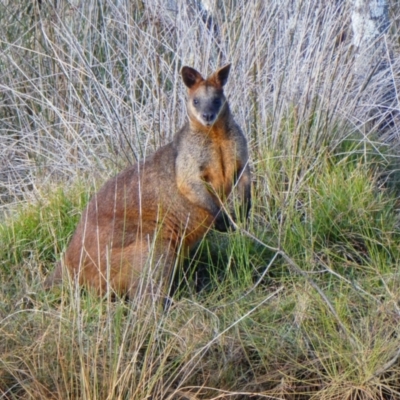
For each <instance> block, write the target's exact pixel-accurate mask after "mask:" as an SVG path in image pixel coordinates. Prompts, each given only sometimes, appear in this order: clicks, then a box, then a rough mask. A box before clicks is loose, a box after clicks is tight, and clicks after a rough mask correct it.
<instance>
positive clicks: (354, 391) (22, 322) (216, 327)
mask: <svg viewBox="0 0 400 400" xmlns="http://www.w3.org/2000/svg"><path fill="white" fill-rule="evenodd" d="M81 3H82V4H81ZM173 3H174V2H172V1H171V2H163V1H157V0H151V1H147V2H140V1H136V0H135V1H125V0H122V1H119V2H113V1H111V0H102V1H99V2H66V1H59V2H57V7H55V6H53V5H51V4H50V3H49V2H41V3H40V2H37V3H32V2H31V1H27V0H26V1H25V0H21V1H19V2H18V3H17V4H13V5H12V6H11V4H9V3H8V2H6V1H5V0H3V2H1V3H0V38H1V39H0V146H1V149H2V151H1V154H0V204H1V207H2V208H1V211H2V214H1V216H0V221H1V224H0V337H1V338H2V339H1V341H0V399H39V398H40V399H43V398H48V399H56V398H57V399H78V398H79V399H192V400H193V399H247V398H254V399H327V400H333V399H349V400H350V399H394V398H396V397H397V396H398V392H399V390H400V388H399V385H400V382H399V378H398V376H399V372H400V371H399V358H400V353H399V350H398V349H399V346H400V343H399V339H398V335H399V333H398V321H399V317H400V309H399V306H398V304H399V300H400V298H399V294H398V293H399V285H400V276H399V272H398V271H399V265H398V264H399V261H398V260H399V259H400V254H399V253H400V250H399V246H398V242H399V224H398V213H397V208H398V202H397V200H396V193H398V181H397V177H398V166H397V165H398V161H397V159H398V156H397V150H398V149H397V147H398V146H397V143H396V142H395V141H393V140H394V139H396V134H397V133H398V130H397V131H396V126H394V127H392V128H393V129H392V130H390V131H386V132H385V133H384V135H383V136H382V135H381V136H380V137H379V134H377V127H379V126H381V125H382V124H381V122H382V121H384V120H385V119H386V117H387V115H385V113H384V112H383V110H382V109H380V114H379V115H376V114H373V112H374V110H376V109H379V107H378V106H379V102H380V99H382V98H383V95H384V93H383V92H384V91H385V85H387V84H389V83H390V82H391V81H392V80H394V81H395V82H396V84H398V78H399V75H398V72H397V71H398V70H399V65H398V63H399V61H398V60H399V59H400V58H399V57H396V54H398V47H399V43H398V37H399V35H398V27H399V17H400V12H399V9H398V7H397V6H394V7H393V8H392V10H391V18H392V21H393V26H392V28H391V32H390V34H389V35H388V37H387V38H386V39H385V40H386V42H385V43H386V44H387V46H388V52H392V54H393V55H394V56H393V61H392V63H391V70H390V74H389V75H382V77H381V78H379V77H377V78H376V79H374V80H371V81H368V82H359V81H357V80H356V79H355V75H354V68H353V54H352V47H351V32H350V31H349V18H350V14H349V10H348V9H347V6H345V5H342V6H341V7H339V6H337V5H335V4H334V3H336V2H320V3H318V4H316V2H312V1H309V0H306V1H302V2H297V3H296V4H295V3H294V2H292V1H291V0H282V1H275V0H268V1H256V0H251V1H235V0H230V1H224V2H220V3H219V7H218V9H216V10H215V13H214V14H213V18H214V20H213V22H214V24H215V26H214V27H211V28H212V29H210V25H208V26H207V24H206V23H205V22H204V14H202V13H201V12H200V11H199V10H198V9H197V8H196V7H195V3H194V2H193V3H190V4H191V5H190V6H188V5H187V4H186V2H180V3H179V5H178V6H177V7H174V6H173ZM188 3H189V2H188ZM39 5H40V6H39ZM226 62H231V63H232V64H233V69H232V74H231V77H230V81H229V82H228V85H227V95H228V98H229V99H230V103H231V107H232V111H233V113H234V115H235V117H236V119H237V121H238V123H239V124H240V125H241V126H242V127H243V129H244V131H245V132H246V135H247V137H248V139H249V143H250V147H251V157H252V167H253V173H254V194H253V195H254V207H253V210H252V215H251V218H250V220H249V223H248V226H247V227H239V229H238V230H237V231H236V232H231V233H229V234H217V233H211V235H210V236H211V240H210V239H209V238H208V239H206V240H205V241H204V242H203V243H201V245H200V247H199V249H198V251H197V253H196V254H194V255H193V256H192V258H191V259H190V260H185V262H184V266H183V267H182V266H181V267H182V268H179V269H178V270H177V277H176V282H175V283H176V284H175V286H176V292H175V294H174V296H173V301H172V303H171V306H170V307H169V308H164V307H162V305H160V302H150V304H148V303H147V305H146V306H145V307H144V306H143V304H144V303H143V301H142V299H141V298H140V297H138V298H137V299H134V300H133V301H131V302H129V303H126V302H124V301H123V300H117V301H111V299H110V297H111V296H106V297H105V298H104V299H98V298H96V297H93V296H92V295H91V294H90V293H85V292H84V293H81V292H80V290H79V288H77V287H76V286H75V285H74V284H73V283H70V284H69V285H68V284H66V285H64V286H63V288H60V289H59V290H57V289H56V290H53V291H50V292H44V291H43V290H42V286H41V282H42V281H43V278H44V276H45V275H46V274H47V273H48V271H49V270H50V269H52V268H53V263H54V260H55V259H57V258H58V257H59V254H60V253H61V252H62V251H63V249H64V248H65V246H66V244H67V242H68V239H69V237H70V235H71V233H72V232H73V229H74V226H75V224H76V221H77V219H78V218H79V213H80V211H81V210H82V208H83V207H84V205H85V203H86V202H87V199H88V197H89V195H90V194H91V193H92V192H93V191H94V190H96V187H98V186H99V185H100V184H101V183H102V182H103V181H104V180H105V179H107V178H108V177H109V176H111V175H113V174H114V173H115V172H117V171H119V170H120V169H121V168H123V167H124V166H125V165H127V164H128V163H131V162H134V161H135V160H136V159H140V158H142V157H143V156H144V155H145V154H147V153H149V152H151V151H153V150H154V149H156V148H158V147H159V146H160V145H162V144H165V143H167V142H168V141H169V140H171V138H172V135H173V134H174V132H176V131H177V129H179V127H180V126H181V125H182V123H183V121H184V119H185V107H184V104H185V95H184V90H183V85H182V84H181V81H180V75H179V71H180V69H181V67H182V66H183V65H190V66H193V67H195V68H197V69H198V70H200V71H202V72H204V73H208V72H211V71H212V70H214V69H215V68H216V67H218V66H220V65H222V64H224V63H226ZM371 67H373V66H371ZM386 87H387V86H386ZM393 107H394V108H395V109H396V110H397V111H400V108H399V105H398V103H397V104H396V103H393ZM388 111H390V110H388ZM378 139H384V141H386V142H387V143H389V144H390V145H389V146H388V145H385V144H383V143H382V140H378ZM389 140H390V141H389ZM89 188H90V189H89Z"/></svg>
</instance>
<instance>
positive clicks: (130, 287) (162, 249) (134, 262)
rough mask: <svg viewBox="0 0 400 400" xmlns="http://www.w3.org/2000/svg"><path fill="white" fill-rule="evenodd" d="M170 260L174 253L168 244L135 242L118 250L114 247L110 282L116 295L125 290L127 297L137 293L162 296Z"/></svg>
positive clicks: (172, 258) (172, 261) (167, 277)
mask: <svg viewBox="0 0 400 400" xmlns="http://www.w3.org/2000/svg"><path fill="white" fill-rule="evenodd" d="M122 252H123V254H121V253H122ZM174 259H175V252H173V251H172V250H169V246H168V245H164V246H163V245H162V244H161V243H157V244H156V245H154V244H153V245H151V244H149V243H148V242H147V241H146V240H141V241H136V242H135V243H132V244H131V245H130V246H128V247H126V248H124V249H122V250H121V251H117V252H116V251H115V250H114V252H113V254H112V258H111V265H112V266H113V270H112V273H111V274H112V276H111V280H110V285H111V287H112V289H113V290H115V291H116V292H117V293H119V294H123V293H127V294H128V297H129V298H130V299H132V298H134V297H135V296H137V295H140V294H143V295H146V296H154V297H159V296H163V295H164V294H165V293H164V292H165V286H166V285H167V284H168V281H169V277H170V275H171V272H172V268H173V265H174ZM116 265H119V267H115V266H116Z"/></svg>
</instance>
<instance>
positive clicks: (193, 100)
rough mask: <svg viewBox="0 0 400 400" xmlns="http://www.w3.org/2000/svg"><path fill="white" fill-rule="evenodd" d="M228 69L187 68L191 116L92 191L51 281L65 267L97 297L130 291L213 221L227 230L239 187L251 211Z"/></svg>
mask: <svg viewBox="0 0 400 400" xmlns="http://www.w3.org/2000/svg"><path fill="white" fill-rule="evenodd" d="M229 70H230V65H227V66H225V67H223V68H221V69H219V70H218V71H216V72H215V73H214V74H212V75H211V76H210V77H209V78H207V79H204V78H203V77H202V76H201V75H200V73H199V72H197V71H196V70H195V69H193V68H190V67H183V69H182V78H183V82H184V84H185V85H186V86H187V88H188V101H187V114H188V121H187V122H186V124H185V125H184V126H183V128H182V129H181V130H180V131H179V132H178V133H176V135H175V136H174V139H173V141H172V142H171V143H169V144H167V145H165V146H163V147H161V148H160V149H159V150H158V151H156V152H155V153H154V154H152V155H151V156H148V157H147V158H146V159H145V160H144V161H142V162H139V163H137V164H135V165H132V166H130V167H128V168H127V169H125V170H124V171H122V172H121V173H119V174H118V175H117V176H116V177H114V178H112V179H110V180H109V181H108V182H106V183H105V185H104V186H103V187H102V188H101V189H100V191H99V192H98V193H97V194H95V195H94V196H93V198H92V199H91V201H90V202H89V204H88V206H87V208H86V210H85V211H84V212H83V214H82V217H81V220H80V222H79V224H78V226H77V228H76V231H75V233H74V235H73V237H72V239H71V242H70V244H69V246H68V248H67V250H66V252H65V255H64V257H63V260H62V261H61V262H60V263H58V264H57V266H56V269H55V271H54V273H53V274H52V275H51V276H49V277H48V278H47V279H46V282H45V286H46V287H50V286H52V285H53V284H55V283H59V282H60V281H61V280H62V276H63V266H65V268H66V270H67V271H68V272H69V273H70V275H71V276H72V277H73V278H76V279H77V280H78V282H79V283H80V284H82V285H86V286H88V287H92V288H94V289H95V290H96V291H97V292H98V293H99V294H100V295H101V294H104V293H105V291H106V290H107V288H108V287H109V288H110V289H111V290H113V291H115V292H116V293H118V294H121V295H124V294H127V295H129V296H132V295H134V293H135V292H136V290H137V287H138V284H139V282H140V276H141V275H142V274H143V273H144V271H145V270H146V268H145V267H146V266H148V265H149V263H151V265H153V266H155V267H157V268H159V271H161V272H160V275H161V276H159V278H165V279H168V278H169V277H170V275H171V273H172V268H173V266H174V263H175V260H176V255H177V252H178V251H182V250H184V249H190V248H192V247H193V246H194V245H195V244H196V243H197V242H198V241H199V240H200V239H201V238H202V237H203V236H204V235H205V234H206V232H207V231H208V230H209V229H210V228H211V227H212V226H214V227H215V228H216V229H217V230H220V231H225V230H227V228H228V227H229V219H228V218H227V216H226V215H225V213H224V212H223V211H222V209H221V205H222V204H223V202H224V200H226V198H227V197H228V195H229V194H230V192H231V190H232V188H233V186H234V185H236V186H237V188H238V192H239V196H240V199H241V202H242V206H243V208H244V212H243V213H242V214H243V215H244V216H247V214H248V211H249V209H250V203H251V194H250V180H251V177H250V168H249V164H248V150H247V142H246V139H245V137H244V136H243V133H242V131H241V129H240V128H239V126H238V125H237V124H236V122H235V121H234V119H233V117H232V114H231V112H230V110H229V105H228V103H227V101H226V98H225V96H224V93H223V86H224V85H225V84H226V82H227V79H228V75H229Z"/></svg>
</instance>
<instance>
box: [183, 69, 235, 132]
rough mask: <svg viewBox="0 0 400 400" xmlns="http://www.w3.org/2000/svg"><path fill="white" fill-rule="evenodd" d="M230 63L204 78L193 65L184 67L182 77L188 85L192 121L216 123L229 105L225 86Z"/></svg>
mask: <svg viewBox="0 0 400 400" xmlns="http://www.w3.org/2000/svg"><path fill="white" fill-rule="evenodd" d="M230 68H231V66H230V64H228V65H226V66H225V67H222V68H220V69H219V70H218V71H216V72H214V73H213V74H212V75H211V76H210V77H208V78H207V79H204V78H203V77H202V76H201V74H200V73H199V72H198V71H196V70H195V69H193V68H191V67H183V68H182V79H183V82H184V83H185V85H186V86H187V87H188V102H187V111H188V116H189V120H190V121H191V122H197V123H200V124H201V125H203V126H208V127H209V126H212V125H214V124H215V123H216V122H217V121H218V119H219V117H220V116H221V115H223V112H224V110H225V109H226V107H227V103H226V99H225V96H224V91H223V86H224V85H225V84H226V82H227V80H228V76H229V70H230Z"/></svg>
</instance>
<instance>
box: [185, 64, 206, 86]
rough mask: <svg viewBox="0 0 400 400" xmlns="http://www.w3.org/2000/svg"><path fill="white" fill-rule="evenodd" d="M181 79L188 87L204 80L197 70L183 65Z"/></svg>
mask: <svg viewBox="0 0 400 400" xmlns="http://www.w3.org/2000/svg"><path fill="white" fill-rule="evenodd" d="M181 74H182V79H183V82H184V84H185V85H186V86H187V87H188V88H189V89H190V88H191V87H193V86H194V85H196V83H199V82H201V81H204V79H203V77H202V76H201V74H200V73H199V72H197V71H196V70H195V69H194V68H191V67H183V68H182V71H181Z"/></svg>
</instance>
